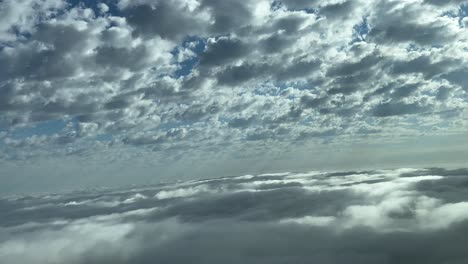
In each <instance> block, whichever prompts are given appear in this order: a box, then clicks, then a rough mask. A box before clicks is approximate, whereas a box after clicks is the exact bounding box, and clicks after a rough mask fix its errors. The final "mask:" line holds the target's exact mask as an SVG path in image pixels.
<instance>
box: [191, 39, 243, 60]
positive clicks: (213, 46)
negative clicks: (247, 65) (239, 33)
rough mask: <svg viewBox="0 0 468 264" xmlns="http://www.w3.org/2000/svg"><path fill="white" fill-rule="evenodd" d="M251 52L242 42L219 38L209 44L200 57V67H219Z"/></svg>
mask: <svg viewBox="0 0 468 264" xmlns="http://www.w3.org/2000/svg"><path fill="white" fill-rule="evenodd" d="M250 52H251V50H250V49H249V47H248V45H247V44H246V43H244V42H243V41H242V40H239V39H236V38H229V37H220V38H218V39H216V40H213V41H212V42H209V43H208V45H207V47H206V50H205V52H204V53H203V54H202V55H201V57H200V65H207V66H220V65H221V64H225V63H229V62H232V61H233V60H235V59H239V58H242V57H244V56H246V55H247V54H249V53H250Z"/></svg>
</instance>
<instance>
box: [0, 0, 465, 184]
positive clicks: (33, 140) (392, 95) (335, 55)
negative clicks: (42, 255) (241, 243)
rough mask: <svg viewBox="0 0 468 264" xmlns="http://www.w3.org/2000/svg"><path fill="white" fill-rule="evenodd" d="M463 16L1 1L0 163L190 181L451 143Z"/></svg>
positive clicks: (457, 126)
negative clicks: (129, 171) (436, 139)
mask: <svg viewBox="0 0 468 264" xmlns="http://www.w3.org/2000/svg"><path fill="white" fill-rule="evenodd" d="M465 2H466V1H445V2H443V3H442V2H440V1H419V2H418V1H391V2H389V1H361V0H359V1H336V0H329V1H328V0H327V1H303V0H283V1H267V0H262V1H252V0H249V1H241V2H239V1H235V0H226V1H221V2H220V1H214V0H168V1H149V0H138V1H128V0H119V1H113V2H112V1H98V2H96V3H88V2H86V1H85V3H81V4H77V3H75V2H73V1H59V0H44V1H36V0H28V1H21V3H20V2H18V3H17V2H15V1H11V0H8V1H2V3H0V62H1V63H0V64H1V65H4V66H3V67H2V68H1V69H0V133H6V134H5V135H4V136H2V137H1V138H0V147H1V148H2V150H5V151H3V152H4V153H2V154H1V156H0V162H2V163H5V164H9V165H11V166H9V168H14V167H22V166H26V165H24V164H22V162H25V161H26V160H27V161H28V164H39V163H41V162H43V159H47V162H48V164H54V163H62V160H61V159H62V158H63V157H68V156H74V157H76V158H80V159H83V160H86V159H87V160H88V161H90V162H91V161H93V160H95V158H96V156H93V155H94V154H93V153H94V151H97V150H99V153H100V154H99V155H98V154H95V155H97V156H99V157H100V158H102V159H103V160H101V162H102V164H106V165H104V166H115V164H116V163H112V162H109V161H126V162H130V160H132V158H135V157H139V158H141V160H145V161H148V162H150V161H155V160H158V161H160V160H164V161H166V160H168V161H169V160H170V161H171V162H176V163H178V165H174V166H171V168H172V169H173V171H169V169H167V167H168V166H166V164H164V165H160V166H158V168H156V169H155V170H158V171H159V170H161V171H165V172H166V173H168V174H171V175H176V174H177V175H179V174H184V175H186V174H187V173H185V172H186V171H188V168H191V166H192V164H198V165H199V166H200V167H203V168H205V169H204V170H203V173H199V174H197V175H196V176H195V175H193V177H201V176H203V175H205V173H209V170H210V166H209V165H208V164H210V162H211V160H212V158H213V157H214V156H217V157H216V158H222V159H223V162H219V164H221V163H222V164H231V165H232V166H231V167H233V168H234V167H237V168H239V167H241V166H234V165H233V164H237V162H238V161H239V159H240V157H260V156H265V158H266V159H269V160H270V162H269V163H270V164H273V163H276V162H275V161H274V160H275V159H277V155H280V154H273V153H288V155H291V156H294V157H291V159H296V157H301V159H303V158H302V157H304V156H307V155H302V154H299V153H300V152H301V149H300V148H301V146H302V145H303V146H307V147H309V148H308V149H317V148H320V147H321V146H323V145H327V146H332V145H333V146H334V147H337V146H338V145H340V147H341V146H342V147H350V146H358V145H359V144H361V143H363V142H365V143H366V144H367V143H380V142H389V144H391V143H392V142H393V141H398V140H400V139H402V138H410V137H413V139H415V138H416V137H415V136H420V135H422V134H424V135H426V136H439V135H443V136H445V137H447V138H448V137H450V136H451V135H453V134H464V133H466V122H465V121H464V117H465V116H466V109H467V101H466V99H465V98H466V93H467V91H468V89H467V85H466V83H467V80H466V76H468V75H467V74H466V73H467V69H466V67H465V66H464V65H466V61H467V59H468V57H467V55H466V49H467V47H466V43H467V42H466V40H467V31H466V26H464V21H465V20H466V12H465V11H464V10H465V9H466V5H463V4H465ZM54 122H59V123H60V122H61V123H64V124H65V125H63V126H55V127H54V126H52V125H50V124H51V123H52V124H53V123H54ZM64 126H66V129H65V128H63V127H64ZM44 127H47V128H44ZM390 138H392V140H390ZM299 142H300V143H299ZM334 144H336V145H334ZM334 147H331V148H334ZM304 148H306V147H304ZM337 148H338V147H337ZM285 149H287V151H285ZM331 152H333V151H331ZM213 153H216V154H213ZM270 155H271V156H270ZM104 157H105V158H104ZM265 163H268V162H265ZM151 164H153V163H151ZM161 164H162V163H161ZM171 164H172V163H171ZM257 164H260V163H257ZM284 164H286V162H284ZM179 165H180V166H179ZM28 166H30V165H28ZM31 166H32V165H31ZM256 166H263V165H256ZM32 168H33V167H28V171H35V169H32ZM63 169H64V170H65V171H62V172H60V173H63V174H65V175H71V174H73V175H74V176H73V177H72V178H79V177H78V176H79V175H75V174H74V173H75V172H73V171H71V169H69V170H68V171H67V170H66V168H63ZM255 169H260V167H256V168H255ZM40 171H41V175H47V173H46V172H45V171H46V170H45V169H44V170H40ZM176 171H177V172H176ZM181 171H185V172H184V173H182V172H181ZM169 172H170V173H169ZM14 173H15V170H13V169H11V171H9V172H8V174H14ZM57 173H58V172H57ZM5 174H6V173H5ZM209 174H210V175H215V174H216V172H214V171H212V172H211V173H209ZM15 175H16V174H15ZM145 175H149V171H148V172H147V173H146V174H145ZM29 176H31V175H28V177H29ZM184 177H185V176H184ZM37 178H40V177H37ZM11 181H14V180H11ZM62 183H65V181H63V182H62Z"/></svg>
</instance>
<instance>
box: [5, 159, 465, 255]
mask: <svg viewBox="0 0 468 264" xmlns="http://www.w3.org/2000/svg"><path fill="white" fill-rule="evenodd" d="M467 177H468V174H467V170H466V169H456V170H453V169H452V170H448V169H442V168H429V169H419V170H416V169H399V170H375V171H347V172H311V173H283V174H277V175H275V174H271V175H252V176H242V177H228V178H218V179H207V180H202V181H192V182H184V183H175V184H164V185H157V186H141V187H136V186H133V187H131V188H120V189H108V190H87V191H80V192H74V193H63V194H55V195H54V194H48V195H38V196H16V197H9V198H2V199H0V209H1V210H2V212H3V213H4V216H5V217H2V218H1V219H0V226H1V227H2V229H1V231H0V256H1V257H2V259H3V260H6V261H8V262H9V263H12V264H16V263H23V262H25V261H26V262H27V261H32V260H34V261H35V262H36V263H39V264H46V263H54V262H67V261H68V262H70V261H71V262H73V263H122V264H124V263H141V264H144V263H154V262H155V261H157V262H164V263H165V262H171V263H186V262H194V263H219V262H220V261H223V262H227V263H239V262H242V263H290V262H308V261H314V262H320V263H330V264H331V263H341V262H343V261H353V263H358V264H367V263H369V264H370V263H375V262H379V263H389V264H393V263H405V264H406V263H408V264H409V263H415V262H417V263H429V264H437V263H443V262H448V263H463V261H464V260H465V259H466V257H467V255H466V250H465V244H466V243H465V242H468V241H465V240H466V236H465V235H464V234H465V233H466V231H467V230H468V229H467V228H468V225H467V219H468V215H467V214H466V212H465V211H463V209H466V199H467V196H466V187H467V184H466V179H467ZM431 199H436V200H435V201H434V200H431ZM353 212H354V213H353ZM374 214H378V217H377V218H375V215H374ZM362 216H365V217H362ZM369 218H370V219H369ZM26 223H27V224H26ZM83 237H86V239H83ZM44 240H47V241H48V243H44V242H43V241H44ZM65 240H66V241H67V243H66V244H63V241H65ZM357 241H358V242H357ZM402 241H406V242H408V243H402ZM56 243H60V245H61V246H60V247H59V249H57V248H56V247H55V246H54V245H56ZM11 245H18V246H19V245H22V246H24V247H17V251H11V250H9V247H10V246H11ZM408 245H411V246H408ZM181 249H184V251H182V252H181V251H180V250H181Z"/></svg>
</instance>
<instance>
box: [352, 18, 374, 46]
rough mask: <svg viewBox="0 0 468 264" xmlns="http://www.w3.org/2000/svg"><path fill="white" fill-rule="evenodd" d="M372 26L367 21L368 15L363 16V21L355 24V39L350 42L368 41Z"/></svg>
mask: <svg viewBox="0 0 468 264" xmlns="http://www.w3.org/2000/svg"><path fill="white" fill-rule="evenodd" d="M370 30H371V28H370V25H369V23H368V21H367V16H366V17H363V18H362V20H361V23H359V24H356V25H354V26H353V40H352V41H351V43H350V44H353V43H355V42H360V41H366V37H367V34H369V32H370Z"/></svg>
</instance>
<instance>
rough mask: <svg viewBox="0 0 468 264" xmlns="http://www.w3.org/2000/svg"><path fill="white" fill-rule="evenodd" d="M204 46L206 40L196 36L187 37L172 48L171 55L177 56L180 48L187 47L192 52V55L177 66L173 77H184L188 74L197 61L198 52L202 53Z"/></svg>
mask: <svg viewBox="0 0 468 264" xmlns="http://www.w3.org/2000/svg"><path fill="white" fill-rule="evenodd" d="M205 47H206V40H205V39H202V38H198V37H187V38H185V39H184V41H183V42H182V44H181V45H180V46H178V47H176V48H174V49H173V50H172V52H171V53H172V55H174V57H177V56H178V55H179V53H180V52H182V51H181V49H184V48H186V49H189V50H191V51H192V52H193V53H194V56H192V57H189V58H188V59H186V60H184V61H182V62H181V63H180V64H179V65H178V66H179V69H178V70H177V71H176V72H175V77H176V78H179V77H184V76H187V75H189V74H190V73H191V72H192V70H193V69H194V68H195V66H196V65H197V63H198V62H199V60H200V59H199V58H200V54H202V53H203V51H204V50H205Z"/></svg>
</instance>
